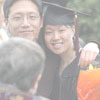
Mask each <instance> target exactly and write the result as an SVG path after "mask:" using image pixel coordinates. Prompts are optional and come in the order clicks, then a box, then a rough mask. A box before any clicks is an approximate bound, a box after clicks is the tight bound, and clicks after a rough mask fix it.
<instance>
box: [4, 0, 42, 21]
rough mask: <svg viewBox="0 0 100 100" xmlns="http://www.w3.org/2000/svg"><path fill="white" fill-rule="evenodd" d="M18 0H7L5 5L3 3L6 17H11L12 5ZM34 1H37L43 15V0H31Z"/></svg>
mask: <svg viewBox="0 0 100 100" xmlns="http://www.w3.org/2000/svg"><path fill="white" fill-rule="evenodd" d="M16 1H18V0H5V1H4V5H3V11H4V16H5V18H6V19H8V17H9V11H10V8H11V6H12V5H13V4H14V3H15V2H16ZM31 1H32V2H33V3H35V4H36V5H37V7H38V10H39V12H40V16H42V1H41V0H31Z"/></svg>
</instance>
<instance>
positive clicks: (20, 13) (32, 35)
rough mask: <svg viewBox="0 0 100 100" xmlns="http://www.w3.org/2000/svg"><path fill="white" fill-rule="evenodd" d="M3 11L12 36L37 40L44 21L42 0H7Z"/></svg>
mask: <svg viewBox="0 0 100 100" xmlns="http://www.w3.org/2000/svg"><path fill="white" fill-rule="evenodd" d="M3 11H4V17H5V23H6V26H7V28H8V30H9V32H10V33H11V35H12V36H15V37H22V38H26V39H30V40H35V41H36V40H37V38H38V35H39V32H40V29H41V27H42V22H43V21H42V2H41V0H5V2H4V5H3Z"/></svg>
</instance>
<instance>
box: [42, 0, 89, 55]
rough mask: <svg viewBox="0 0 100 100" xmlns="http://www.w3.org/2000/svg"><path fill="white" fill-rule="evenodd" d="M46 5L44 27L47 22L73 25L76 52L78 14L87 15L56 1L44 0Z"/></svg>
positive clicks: (77, 49) (77, 47)
mask: <svg viewBox="0 0 100 100" xmlns="http://www.w3.org/2000/svg"><path fill="white" fill-rule="evenodd" d="M43 4H44V5H45V6H46V9H45V15H44V27H45V26H46V25H47V24H50V25H70V26H72V25H75V49H76V54H78V51H79V42H78V16H77V15H78V14H81V15H86V16H87V15H88V14H85V13H82V12H79V11H75V10H73V9H70V8H66V7H63V6H61V5H59V4H56V3H50V2H44V1H43Z"/></svg>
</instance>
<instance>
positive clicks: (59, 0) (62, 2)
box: [43, 0, 70, 6]
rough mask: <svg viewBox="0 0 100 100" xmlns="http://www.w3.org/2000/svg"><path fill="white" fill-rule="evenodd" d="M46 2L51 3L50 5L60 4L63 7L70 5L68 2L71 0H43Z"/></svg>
mask: <svg viewBox="0 0 100 100" xmlns="http://www.w3.org/2000/svg"><path fill="white" fill-rule="evenodd" d="M43 1H44V2H49V3H55V4H59V5H61V6H66V4H67V3H68V1H70V0H43Z"/></svg>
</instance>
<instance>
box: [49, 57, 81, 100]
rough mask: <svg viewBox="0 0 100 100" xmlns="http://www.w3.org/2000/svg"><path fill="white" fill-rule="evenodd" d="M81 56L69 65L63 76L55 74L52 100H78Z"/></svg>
mask: <svg viewBox="0 0 100 100" xmlns="http://www.w3.org/2000/svg"><path fill="white" fill-rule="evenodd" d="M78 61H79V57H77V58H75V60H74V61H73V62H72V63H71V64H70V65H68V66H67V67H66V68H65V69H64V71H63V73H62V75H61V76H59V75H58V73H59V71H57V74H56V76H55V82H54V86H53V90H52V93H51V100H78V97H77V90H76V89H77V81H78V76H79V72H80V67H79V66H78Z"/></svg>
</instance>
